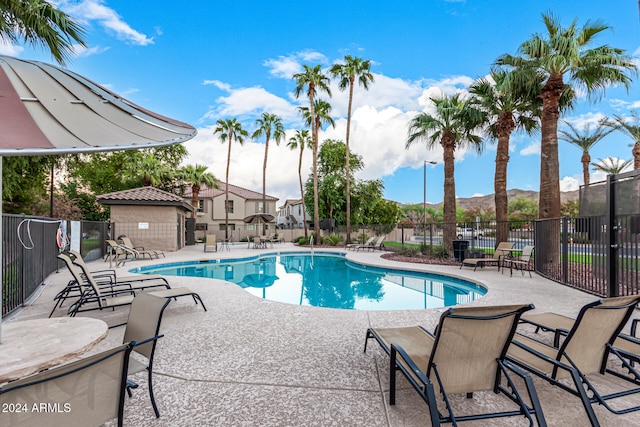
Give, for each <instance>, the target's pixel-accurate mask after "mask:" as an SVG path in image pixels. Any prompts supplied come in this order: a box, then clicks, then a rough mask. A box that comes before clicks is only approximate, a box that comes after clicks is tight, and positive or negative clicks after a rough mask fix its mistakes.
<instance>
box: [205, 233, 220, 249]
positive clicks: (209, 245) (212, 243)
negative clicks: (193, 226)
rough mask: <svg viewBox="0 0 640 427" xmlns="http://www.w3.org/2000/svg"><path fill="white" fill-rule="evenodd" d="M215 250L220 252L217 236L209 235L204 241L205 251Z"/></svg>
mask: <svg viewBox="0 0 640 427" xmlns="http://www.w3.org/2000/svg"><path fill="white" fill-rule="evenodd" d="M209 250H213V251H216V252H218V244H217V243H216V235H215V234H207V235H206V236H205V239H204V251H205V252H207V251H209Z"/></svg>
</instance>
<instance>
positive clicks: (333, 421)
mask: <svg viewBox="0 0 640 427" xmlns="http://www.w3.org/2000/svg"><path fill="white" fill-rule="evenodd" d="M299 249H300V248H297V247H294V246H292V245H291V244H280V245H276V246H275V247H274V248H273V249H265V250H250V249H247V247H246V245H236V246H234V247H233V248H232V249H231V250H230V251H223V252H207V253H204V252H203V250H202V245H198V246H195V247H187V248H184V249H182V250H180V251H178V252H175V253H168V254H167V258H166V259H160V260H159V261H158V260H153V261H149V260H146V261H134V262H130V263H128V264H127V266H126V268H125V267H120V268H118V272H119V274H120V275H125V274H127V273H126V272H127V270H128V269H130V268H133V267H136V266H140V265H150V264H158V263H165V262H176V261H185V260H197V259H212V258H220V259H222V258H237V257H243V256H249V255H256V254H258V253H260V252H263V253H266V252H275V251H286V250H299ZM323 250H324V249H323ZM347 254H348V255H347V256H348V257H349V258H350V259H352V260H354V261H357V262H360V263H364V264H375V265H392V266H394V267H401V268H404V269H415V270H421V271H434V272H438V273H446V274H450V275H454V276H459V277H463V278H470V279H474V280H477V281H478V282H480V283H481V284H483V285H484V286H486V287H487V288H488V289H489V292H488V293H487V295H486V296H485V297H484V298H482V299H480V300H478V301H476V302H474V303H473V304H506V303H533V304H535V306H536V309H537V311H541V312H542V311H555V312H558V313H561V314H566V315H570V316H574V315H575V314H576V313H577V311H578V309H579V308H580V307H581V306H582V305H583V304H585V303H587V302H589V301H592V300H594V299H595V298H594V297H593V296H591V295H588V294H584V293H582V292H578V291H575V290H573V289H570V288H567V287H564V286H561V285H558V284H556V283H553V282H551V281H548V280H546V279H543V278H540V277H537V276H536V275H535V274H534V277H533V278H529V276H528V275H525V276H522V275H520V273H519V272H518V273H517V274H514V275H513V277H509V275H508V274H504V275H502V274H500V273H498V272H497V271H496V270H495V268H485V269H484V270H478V271H476V272H473V270H472V269H470V268H463V269H462V270H461V269H459V268H458V267H450V266H434V265H418V264H406V263H397V262H393V261H387V260H384V259H381V258H380V252H362V251H360V252H352V251H347ZM89 266H90V268H92V269H93V270H98V269H104V268H107V267H108V263H104V262H102V261H94V262H91V263H89ZM69 278H70V275H69V273H68V272H67V271H66V270H61V271H60V272H59V273H57V274H53V275H52V276H51V277H50V278H49V279H48V283H47V284H46V285H45V286H43V287H42V289H41V291H40V294H39V295H38V297H37V298H36V299H35V300H34V301H33V302H32V303H31V305H29V306H27V307H25V308H24V309H22V310H21V311H20V312H18V313H17V314H16V315H14V316H13V318H15V319H28V318H38V317H46V316H47V315H48V313H49V311H50V310H51V307H52V304H53V302H52V297H53V295H55V293H56V292H57V291H58V290H59V289H61V287H63V286H64V285H65V284H66V283H67V281H68V280H69ZM169 281H170V283H171V285H172V286H188V287H190V288H191V289H193V290H195V291H197V292H198V293H200V295H201V296H202V298H203V299H204V301H205V302H206V304H207V308H208V309H209V311H208V312H204V311H203V310H202V308H201V307H200V306H196V305H194V304H193V301H192V300H190V299H189V298H180V299H179V300H178V301H172V302H171V303H170V304H169V306H168V308H167V310H166V311H165V315H164V318H163V323H162V328H161V330H162V332H163V333H164V334H165V337H164V338H163V339H161V340H160V342H159V344H158V349H157V353H156V365H155V375H154V382H155V386H154V388H155V392H156V400H157V402H158V406H159V409H160V412H161V417H160V419H157V420H156V419H155V417H154V415H153V410H152V408H151V404H150V402H149V397H148V393H147V390H146V383H145V381H144V376H142V377H140V378H138V380H139V381H138V382H139V384H141V385H140V388H139V389H138V390H135V391H134V396H133V398H131V399H129V398H127V402H126V409H125V425H127V426H171V427H174V426H233V427H235V426H261V427H266V426H305V427H310V426H341V427H342V426H367V427H374V426H381V427H399V426H403V427H410V426H425V425H429V421H428V411H427V406H426V404H425V403H423V402H422V400H421V399H420V398H419V397H418V395H417V394H416V393H415V392H414V391H413V390H412V389H411V388H410V386H409V385H408V383H407V382H406V381H404V379H400V377H401V376H398V378H399V382H398V385H399V388H400V390H399V393H398V396H397V404H396V405H395V406H389V404H388V378H387V370H388V357H387V356H386V354H384V353H383V352H382V351H381V350H380V349H379V348H378V346H377V344H375V342H372V345H371V346H370V350H368V351H367V353H363V351H362V350H363V344H364V336H365V331H366V329H367V328H368V327H370V326H375V327H384V326H403V325H414V324H421V325H424V326H426V327H427V328H429V329H433V328H434V327H435V325H436V324H437V321H438V318H439V316H440V313H441V311H442V310H441V309H440V310H438V309H430V310H405V311H348V310H336V309H321V308H315V307H302V306H297V305H289V304H282V303H277V302H270V301H266V300H263V299H261V298H258V297H255V296H253V295H251V294H249V293H248V292H246V291H244V290H243V289H241V288H240V287H239V286H237V285H234V284H232V283H229V282H224V281H220V280H215V279H197V278H177V277H170V278H169ZM65 310H66V305H65V308H64V309H59V310H57V311H56V313H55V314H54V316H64V315H65V313H66V311H65ZM127 312H128V310H127V308H126V307H125V308H122V307H121V308H118V309H116V310H115V311H113V312H112V311H105V312H89V313H84V314H86V315H87V316H91V317H97V318H101V319H104V320H105V321H107V322H108V323H110V324H115V323H118V322H119V321H123V320H125V319H126V315H127ZM11 320H12V319H9V320H8V321H11ZM123 333H124V328H116V329H112V330H111V331H110V334H109V337H108V338H107V339H106V340H105V341H103V342H102V343H100V344H99V345H98V346H97V347H96V348H94V349H93V350H92V352H97V351H101V350H104V349H106V348H109V347H111V346H115V345H116V344H118V343H120V342H121V341H122V335H123ZM138 375H143V374H138ZM535 383H536V387H537V389H538V393H539V395H540V398H541V401H542V404H543V409H544V411H545V416H546V417H547V421H548V423H549V425H550V426H561V425H562V426H567V427H568V426H583V425H587V424H588V421H587V420H586V417H585V416H584V415H583V409H582V407H581V404H580V403H579V401H578V399H577V398H574V397H573V396H571V395H569V394H567V393H564V392H562V391H560V390H558V389H557V388H555V387H551V386H549V385H548V384H546V383H545V382H542V381H539V380H536V381H535ZM482 399H484V402H485V403H484V404H483V406H484V407H485V408H487V407H488V408H490V407H493V406H495V407H497V406H498V405H500V404H501V402H503V401H504V400H503V399H502V398H496V396H495V395H494V394H493V393H490V392H488V393H476V394H475V395H474V399H473V400H474V401H478V400H482ZM634 399H635V400H636V401H635V404H636V405H637V404H640V402H639V401H638V400H639V399H640V398H639V397H638V396H637V395H636V397H634ZM465 400H466V399H464V398H463V397H461V398H460V402H459V403H460V404H462V405H465V404H468V403H469V402H465ZM596 412H597V414H598V417H599V419H600V421H601V422H602V425H605V426H631V425H640V413H635V414H627V415H621V416H616V415H613V414H611V413H609V412H608V411H606V410H605V409H604V408H599V407H598V408H596ZM464 425H476V426H481V425H484V426H487V425H491V426H513V425H527V423H525V422H524V419H513V418H510V419H506V420H491V421H487V422H484V423H483V422H477V423H466V424H464Z"/></svg>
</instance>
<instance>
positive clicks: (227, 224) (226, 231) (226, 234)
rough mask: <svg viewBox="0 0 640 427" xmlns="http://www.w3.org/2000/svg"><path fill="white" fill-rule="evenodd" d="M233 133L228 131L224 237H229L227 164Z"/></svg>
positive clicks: (229, 160)
mask: <svg viewBox="0 0 640 427" xmlns="http://www.w3.org/2000/svg"><path fill="white" fill-rule="evenodd" d="M232 136H233V134H232V133H231V132H229V148H228V150H227V172H226V174H225V179H224V238H225V239H228V238H229V164H230V163H231V141H232V139H231V138H232Z"/></svg>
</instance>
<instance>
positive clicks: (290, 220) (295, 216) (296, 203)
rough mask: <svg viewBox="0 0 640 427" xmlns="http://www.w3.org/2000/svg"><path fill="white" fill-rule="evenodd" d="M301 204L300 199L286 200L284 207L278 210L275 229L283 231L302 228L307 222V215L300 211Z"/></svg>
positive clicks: (302, 210)
mask: <svg viewBox="0 0 640 427" xmlns="http://www.w3.org/2000/svg"><path fill="white" fill-rule="evenodd" d="M302 203H303V202H302V199H287V200H286V201H285V202H284V205H282V206H280V207H279V208H278V215H277V216H276V224H277V227H278V228H284V229H287V228H304V221H309V215H308V214H307V212H306V211H305V210H304V209H302ZM303 212H304V217H303Z"/></svg>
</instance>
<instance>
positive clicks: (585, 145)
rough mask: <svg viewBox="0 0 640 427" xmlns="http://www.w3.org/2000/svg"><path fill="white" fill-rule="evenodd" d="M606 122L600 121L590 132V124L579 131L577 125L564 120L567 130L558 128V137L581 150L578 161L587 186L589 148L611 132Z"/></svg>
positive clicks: (589, 158) (588, 180) (589, 161)
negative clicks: (580, 163)
mask: <svg viewBox="0 0 640 427" xmlns="http://www.w3.org/2000/svg"><path fill="white" fill-rule="evenodd" d="M605 123H606V122H604V121H603V122H601V123H600V124H599V125H598V127H597V128H596V129H595V130H594V131H593V132H592V131H591V126H590V124H587V125H586V126H585V128H584V130H583V131H580V129H578V128H577V127H575V126H574V125H572V124H571V123H569V122H567V121H564V124H566V125H567V126H568V127H569V130H568V131H566V130H563V129H561V130H559V131H558V137H559V138H560V139H561V140H563V141H566V142H568V143H570V144H573V145H575V146H576V147H578V148H580V149H581V150H582V157H581V158H580V161H581V162H582V175H583V179H584V185H586V186H588V185H589V184H590V182H591V180H590V179H589V163H591V155H590V154H589V150H591V148H592V147H593V146H594V145H596V144H597V143H598V142H600V140H602V138H604V137H605V136H607V135H609V134H610V133H611V132H613V128H606V127H605V126H604V125H605Z"/></svg>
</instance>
